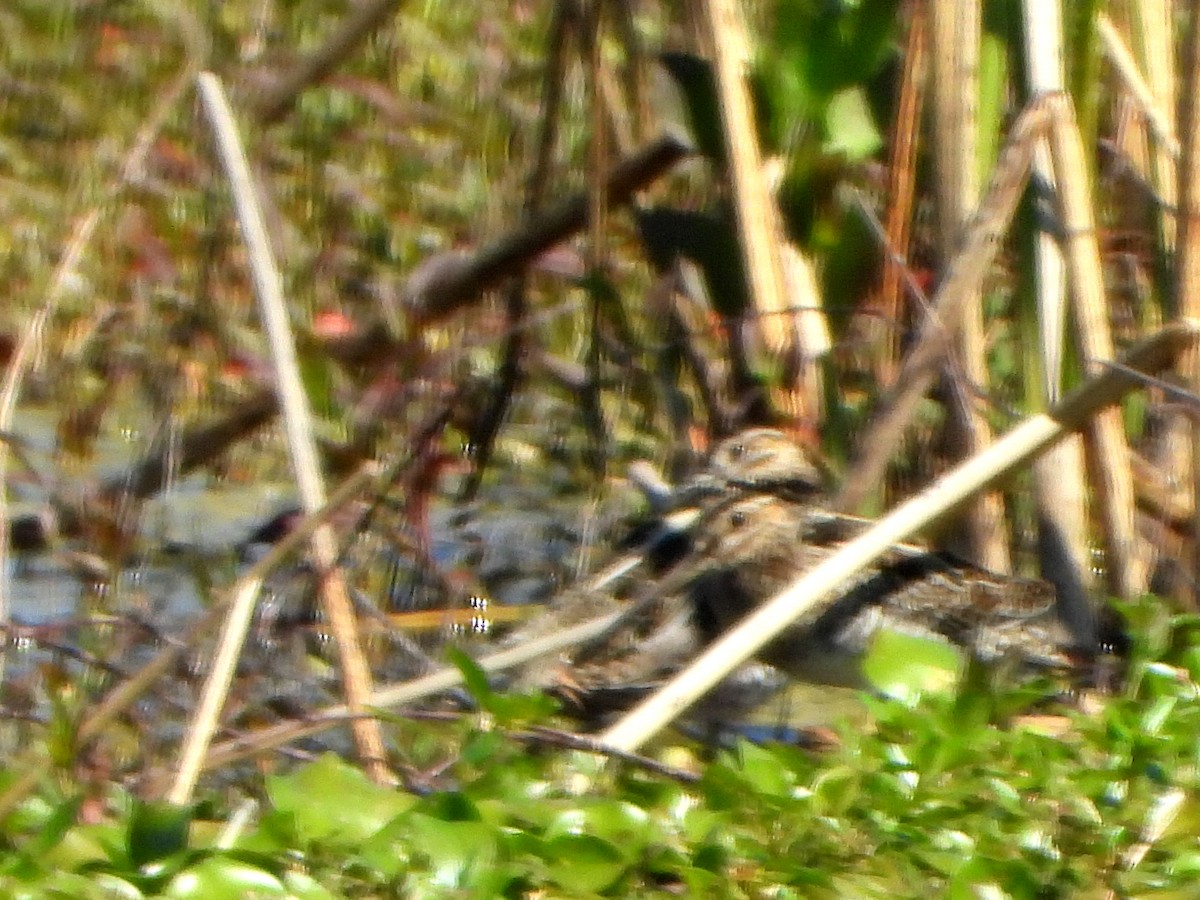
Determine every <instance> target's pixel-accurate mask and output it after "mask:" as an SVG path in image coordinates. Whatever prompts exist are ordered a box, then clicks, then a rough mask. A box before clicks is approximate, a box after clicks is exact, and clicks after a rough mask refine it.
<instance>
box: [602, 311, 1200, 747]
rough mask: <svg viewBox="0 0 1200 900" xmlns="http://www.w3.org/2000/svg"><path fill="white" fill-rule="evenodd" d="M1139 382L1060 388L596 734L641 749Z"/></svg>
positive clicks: (1188, 335)
mask: <svg viewBox="0 0 1200 900" xmlns="http://www.w3.org/2000/svg"><path fill="white" fill-rule="evenodd" d="M1198 335H1200V330H1198V329H1197V328H1194V327H1192V326H1190V325H1186V324H1183V323H1180V324H1177V325H1174V326H1171V327H1169V328H1167V329H1164V330H1163V331H1161V332H1159V333H1158V334H1156V335H1154V336H1153V337H1151V338H1149V339H1147V340H1146V341H1143V342H1141V343H1140V344H1139V345H1138V346H1136V347H1135V348H1133V349H1132V350H1130V351H1129V353H1128V354H1126V355H1125V357H1124V358H1123V360H1122V362H1123V363H1124V365H1125V366H1126V367H1128V368H1130V369H1134V370H1136V371H1138V372H1140V371H1149V370H1155V369H1158V368H1161V367H1162V366H1164V365H1169V364H1170V361H1171V360H1172V359H1173V358H1174V357H1175V356H1176V355H1177V354H1178V353H1179V352H1181V350H1182V349H1183V348H1184V347H1185V346H1188V345H1193V344H1194V343H1195V341H1196V338H1197V336H1198ZM1140 384H1141V381H1140V380H1139V379H1138V378H1137V377H1136V375H1135V374H1131V373H1130V372H1129V371H1127V370H1123V369H1119V368H1110V369H1107V370H1105V371H1104V373H1103V374H1101V375H1099V376H1097V377H1095V378H1093V379H1091V380H1090V381H1088V382H1086V383H1085V384H1084V385H1082V386H1081V387H1080V388H1078V389H1077V390H1075V391H1073V392H1072V393H1071V394H1069V395H1068V396H1067V397H1066V398H1065V399H1064V400H1063V402H1062V403H1061V404H1059V405H1057V406H1056V407H1054V409H1052V410H1051V411H1050V413H1049V414H1046V415H1036V416H1032V417H1030V418H1028V419H1026V420H1025V421H1024V422H1022V423H1021V424H1020V425H1018V426H1017V427H1016V428H1014V429H1013V430H1012V431H1010V432H1008V433H1007V434H1006V435H1004V436H1003V437H1002V438H1000V439H999V440H997V441H996V443H994V444H992V446H990V447H988V449H987V450H985V451H984V452H983V453H981V454H979V455H978V456H975V457H972V458H971V459H969V460H967V461H965V462H963V463H962V464H960V465H959V466H957V467H956V468H955V469H953V470H952V471H950V472H948V473H947V474H946V475H944V476H942V477H941V478H939V479H938V480H937V481H936V482H934V483H933V484H932V485H930V486H929V487H928V488H926V489H925V490H924V491H922V492H921V493H919V494H918V495H916V496H915V497H912V498H911V499H909V500H907V501H905V502H904V503H902V504H900V505H899V506H897V507H896V508H895V509H894V510H892V511H891V512H890V513H889V514H888V515H887V516H885V517H884V518H883V519H880V520H879V522H877V523H876V524H875V527H873V528H871V529H870V530H869V531H867V532H866V533H864V534H862V535H860V536H858V537H856V538H854V539H852V540H850V541H848V542H847V543H845V544H844V545H842V547H841V548H840V549H838V550H837V551H836V552H835V553H833V554H832V555H830V556H829V557H828V558H827V559H825V560H823V561H822V562H821V563H819V564H818V565H817V566H815V567H814V568H812V569H810V570H809V571H808V572H807V573H805V574H804V575H803V576H801V577H800V578H798V579H797V580H796V581H794V582H793V583H792V584H791V585H789V586H788V587H787V588H785V589H784V590H783V591H782V592H780V593H779V594H777V595H776V596H775V597H773V598H771V599H770V600H769V601H767V602H766V603H764V604H763V605H762V606H760V607H759V608H758V609H756V610H755V611H754V612H753V613H752V614H751V615H749V616H747V617H746V619H744V620H743V621H742V622H741V623H739V624H738V626H737V627H736V628H734V629H732V630H731V631H729V632H727V633H726V634H725V635H724V636H722V637H721V638H720V640H718V641H716V642H715V643H714V644H713V645H712V646H710V647H709V648H708V649H707V650H705V652H704V653H702V654H701V655H700V656H699V657H698V658H697V659H696V660H694V661H693V662H692V664H691V665H690V666H688V667H687V668H686V669H685V670H684V671H682V672H680V673H679V674H678V675H677V676H676V677H675V678H673V679H672V680H671V681H670V682H668V683H667V684H666V685H665V686H664V687H663V688H662V689H660V690H659V691H657V692H656V693H655V694H653V695H652V696H651V697H649V698H647V699H646V700H645V701H644V702H642V703H641V704H640V705H639V706H637V707H636V708H635V709H634V710H632V711H631V712H630V713H629V714H628V715H626V716H625V717H624V718H622V719H621V720H620V721H618V722H617V723H616V724H615V725H613V726H612V727H611V728H609V729H608V730H607V731H605V732H604V733H603V734H601V735H600V741H601V742H602V743H604V744H608V745H609V746H610V747H613V748H615V749H617V750H623V751H632V750H636V749H637V748H639V747H641V746H642V745H643V744H644V743H645V742H646V741H647V740H649V739H650V738H651V737H653V736H654V735H655V734H656V733H658V731H660V730H661V729H663V728H664V727H666V726H667V725H668V724H670V723H671V722H672V721H674V720H675V718H677V717H678V716H679V715H680V713H682V712H683V711H684V710H686V709H687V708H688V707H689V706H691V704H693V703H694V702H695V701H696V700H697V699H699V698H700V697H702V696H703V695H704V694H706V693H707V692H708V691H709V690H711V689H712V688H713V687H714V686H715V685H716V684H717V683H718V682H720V681H721V679H723V678H725V677H726V676H727V675H728V674H729V673H730V672H732V671H733V670H734V669H735V668H737V667H738V666H739V665H741V664H742V663H743V662H745V661H746V660H748V659H749V658H750V657H751V656H753V655H754V654H755V653H757V652H758V651H759V649H761V648H762V647H763V646H764V645H766V644H767V643H768V642H769V641H771V640H772V639H774V638H776V637H778V636H779V634H781V633H782V632H783V631H784V630H785V629H786V628H787V627H788V626H789V624H791V623H792V622H794V621H795V620H796V619H797V618H799V617H800V616H801V615H804V614H806V613H812V612H816V611H819V610H820V609H822V607H823V606H824V607H827V606H828V605H829V604H830V603H831V602H832V601H833V600H835V599H836V598H837V596H838V595H837V590H838V588H839V587H840V586H841V585H843V584H845V583H846V582H847V581H848V580H849V579H852V578H853V577H854V576H855V575H856V574H857V573H858V572H861V571H862V570H863V569H864V568H866V567H867V566H869V565H870V564H871V563H872V562H874V561H875V560H877V559H879V558H880V557H881V556H883V555H884V554H885V553H887V552H888V550H889V548H890V547H892V546H893V545H894V544H895V543H897V542H899V541H904V540H906V539H907V538H908V537H909V536H910V535H912V534H914V533H916V532H918V531H920V530H922V529H924V528H927V527H928V526H929V525H931V524H933V523H934V522H936V521H938V520H940V519H942V518H944V517H945V516H947V515H948V514H949V513H951V512H952V511H953V510H954V509H955V508H956V507H958V506H960V505H961V504H962V503H963V502H965V501H966V500H967V499H968V498H970V497H972V496H974V495H975V494H976V493H977V492H979V491H980V490H984V489H985V488H987V487H988V486H989V485H991V484H994V483H995V482H996V481H997V480H998V479H1000V478H1002V477H1003V476H1004V475H1006V474H1007V473H1009V472H1011V471H1012V470H1013V469H1015V468H1017V467H1018V466H1020V465H1022V464H1024V463H1027V462H1028V461H1029V460H1030V459H1032V458H1034V457H1035V456H1036V455H1037V454H1038V453H1040V452H1042V451H1044V450H1045V449H1046V448H1047V447H1049V446H1051V445H1052V444H1053V443H1054V442H1055V441H1058V440H1061V439H1062V438H1063V437H1064V436H1065V435H1067V434H1069V433H1070V432H1071V431H1072V430H1073V429H1076V428H1080V427H1082V426H1083V425H1084V424H1085V423H1086V422H1087V421H1088V419H1089V418H1091V417H1092V416H1094V415H1095V414H1096V412H1097V411H1098V410H1100V409H1102V408H1104V407H1106V406H1109V405H1110V404H1113V403H1116V402H1117V401H1118V400H1120V398H1121V397H1122V396H1123V395H1124V394H1125V393H1126V392H1128V391H1130V390H1132V389H1133V388H1135V387H1138V386H1139V385H1140Z"/></svg>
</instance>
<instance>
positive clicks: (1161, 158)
mask: <svg viewBox="0 0 1200 900" xmlns="http://www.w3.org/2000/svg"><path fill="white" fill-rule="evenodd" d="M1131 6H1132V7H1133V9H1134V11H1135V14H1136V15H1137V16H1138V17H1139V19H1140V24H1141V28H1139V29H1138V37H1139V39H1140V44H1141V51H1142V52H1141V57H1142V59H1143V60H1144V61H1145V67H1146V82H1147V83H1148V84H1149V85H1150V91H1151V93H1152V94H1153V97H1154V108H1155V109H1156V110H1161V111H1162V115H1163V118H1164V119H1165V120H1166V121H1165V126H1166V133H1165V136H1163V137H1160V138H1159V143H1158V144H1156V145H1155V146H1154V147H1153V149H1152V151H1151V152H1152V154H1153V163H1154V189H1155V191H1156V192H1157V193H1158V197H1159V200H1160V201H1161V203H1160V204H1159V207H1158V230H1159V240H1160V241H1161V242H1162V247H1163V250H1164V251H1166V252H1168V253H1170V252H1173V251H1174V249H1175V238H1176V229H1177V228H1178V223H1177V222H1176V219H1175V203H1176V200H1177V199H1178V194H1177V191H1178V180H1179V173H1178V171H1177V169H1178V165H1177V162H1176V160H1177V158H1178V153H1179V145H1178V141H1177V140H1175V136H1176V135H1177V134H1178V131H1177V130H1176V124H1177V123H1176V121H1175V119H1176V110H1177V109H1178V103H1179V98H1178V96H1177V95H1176V91H1175V28H1174V27H1173V24H1172V23H1173V22H1174V7H1175V4H1173V3H1172V2H1171V0H1138V2H1137V3H1133V4H1131Z"/></svg>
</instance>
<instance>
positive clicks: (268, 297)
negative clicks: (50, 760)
mask: <svg viewBox="0 0 1200 900" xmlns="http://www.w3.org/2000/svg"><path fill="white" fill-rule="evenodd" d="M198 84H199V89H200V97H201V101H202V104H203V108H204V111H205V113H206V115H207V116H208V118H209V122H210V125H211V126H212V129H213V134H214V136H215V139H216V141H215V142H216V147H217V151H218V154H219V156H220V159H221V163H222V166H223V167H224V169H225V173H226V176H227V177H228V179H229V183H230V190H231V193H232V195H233V200H234V205H235V209H236V212H237V218H238V223H239V226H240V228H241V232H242V239H243V240H244V241H245V243H246V250H247V258H248V259H249V263H250V272H251V277H252V279H253V281H254V287H255V294H256V296H257V298H258V301H259V309H260V312H261V314H262V317H263V322H264V325H265V327H266V330H267V335H268V338H269V341H270V346H271V354H272V362H273V365H274V369H275V378H276V384H277V389H278V391H279V394H280V408H281V410H282V412H283V418H284V425H285V429H286V432H287V436H288V446H289V449H290V451H291V455H292V465H293V469H294V470H295V474H296V482H297V487H298V489H299V492H300V498H301V503H302V504H303V506H304V509H305V511H306V512H308V513H310V514H311V513H314V512H316V511H317V510H318V509H320V508H321V507H323V506H324V505H325V485H324V482H323V480H322V478H321V474H320V469H319V466H318V464H317V450H316V443H315V441H314V440H313V429H312V415H311V413H310V411H309V409H308V399H307V397H306V396H305V394H304V387H303V384H302V382H301V379H300V370H299V364H298V362H297V359H296V348H295V344H294V341H293V339H292V334H291V326H290V324H289V322H288V317H287V308H286V305H285V303H284V299H283V283H282V279H281V278H280V275H279V270H278V268H277V266H276V265H275V260H274V254H273V253H272V251H271V244H270V240H269V238H268V236H267V229H266V224H265V222H264V221H263V217H262V210H261V208H260V206H259V203H258V200H257V198H256V196H255V186H254V181H253V178H252V177H251V175H250V166H249V163H248V162H247V160H246V154H245V150H244V149H243V147H242V144H241V140H240V139H239V137H238V133H237V126H236V124H235V122H234V119H233V111H232V110H231V109H230V107H229V101H228V100H227V99H226V97H225V91H224V89H223V88H222V86H221V82H220V80H219V79H218V78H217V77H216V76H215V75H213V74H212V73H211V72H202V73H201V74H200V76H199V79H198ZM312 545H313V546H312V549H313V561H314V563H315V564H316V568H317V570H318V572H319V574H320V576H321V577H320V582H321V596H322V599H323V601H324V604H325V609H326V612H327V614H328V615H329V624H330V630H331V631H332V632H333V635H334V639H335V641H336V642H337V645H338V652H339V655H340V658H341V664H342V678H343V684H344V687H345V689H346V700H347V703H348V704H349V705H350V707H351V708H352V709H354V710H355V711H356V712H360V711H365V710H366V706H365V701H366V700H367V698H368V697H369V696H370V693H371V673H370V670H369V668H368V667H367V663H366V660H365V658H364V657H363V655H362V650H361V649H360V648H359V646H358V628H357V625H356V623H355V617H354V610H353V607H352V606H351V603H350V598H349V594H348V593H347V591H346V586H345V581H344V580H343V578H342V577H341V575H340V573H339V571H338V569H337V541H336V538H335V536H334V533H333V529H332V528H331V527H330V526H329V525H328V524H322V525H321V526H320V527H318V528H317V529H316V531H315V532H314V533H313V538H312ZM254 594H256V592H250V591H248V592H247V594H246V595H245V596H244V597H241V598H239V599H240V601H241V602H239V603H238V604H237V605H235V607H234V608H233V610H232V611H231V614H230V616H229V617H228V619H227V620H226V624H225V628H224V631H223V634H222V639H221V644H220V647H219V649H218V652H217V658H216V660H215V661H214V664H213V668H212V672H211V673H210V675H209V678H208V680H207V682H206V683H205V686H204V692H203V694H202V696H201V701H200V703H199V704H198V706H197V709H196V712H195V714H194V716H193V718H192V722H191V725H190V727H189V730H188V736H187V739H186V741H185V743H184V747H183V752H182V754H181V760H180V764H179V770H178V772H177V775H176V780H175V784H174V785H173V786H172V788H171V791H170V793H169V794H168V799H169V800H170V801H171V802H173V803H178V804H183V803H186V802H187V800H188V799H189V798H190V797H191V794H192V791H193V789H194V788H195V784H196V780H197V779H198V778H199V774H200V770H201V764H202V763H203V761H204V757H205V755H206V753H207V750H208V745H209V743H210V742H211V740H212V735H213V733H214V732H215V731H216V727H217V720H218V718H219V716H220V711H221V708H222V707H223V706H224V703H225V698H226V696H227V695H228V692H229V686H230V684H231V683H232V679H233V674H234V669H235V667H236V665H237V658H238V656H239V655H240V653H241V648H242V644H243V642H244V640H245V636H246V630H247V628H248V627H249V623H250V616H251V613H252V612H253V607H254V599H255V597H254ZM351 727H352V730H353V733H354V736H355V740H356V742H357V745H358V750H359V753H360V755H361V756H362V758H363V760H364V762H365V763H366V765H367V768H368V771H369V773H370V774H371V776H372V777H373V778H375V779H376V780H378V781H385V780H388V779H389V778H390V775H389V772H388V769H387V761H386V756H385V749H384V744H383V734H382V730H381V728H380V726H379V723H378V722H377V721H375V720H374V719H371V718H358V719H356V720H355V721H354V723H353V724H352V726H351Z"/></svg>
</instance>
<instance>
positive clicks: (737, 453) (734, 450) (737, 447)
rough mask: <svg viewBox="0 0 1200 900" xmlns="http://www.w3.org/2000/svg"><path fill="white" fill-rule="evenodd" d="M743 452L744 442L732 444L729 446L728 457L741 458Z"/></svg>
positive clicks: (744, 449)
mask: <svg viewBox="0 0 1200 900" xmlns="http://www.w3.org/2000/svg"><path fill="white" fill-rule="evenodd" d="M745 452H746V445H745V444H734V445H733V446H732V447H730V448H729V458H730V459H741V458H742V455H743V454H744V453H745Z"/></svg>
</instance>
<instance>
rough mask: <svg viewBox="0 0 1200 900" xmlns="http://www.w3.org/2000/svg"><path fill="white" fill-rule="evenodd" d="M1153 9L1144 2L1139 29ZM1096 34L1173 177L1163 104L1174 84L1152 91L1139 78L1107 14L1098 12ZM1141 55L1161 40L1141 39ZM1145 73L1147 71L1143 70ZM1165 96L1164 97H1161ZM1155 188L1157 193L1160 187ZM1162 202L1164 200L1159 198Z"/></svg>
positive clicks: (1171, 133) (1170, 117)
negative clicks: (1143, 45) (1163, 156)
mask: <svg viewBox="0 0 1200 900" xmlns="http://www.w3.org/2000/svg"><path fill="white" fill-rule="evenodd" d="M1154 6H1156V0H1151V2H1147V3H1145V8H1143V9H1142V10H1141V13H1142V16H1143V26H1144V24H1145V17H1146V16H1147V14H1148V11H1149V8H1150V7H1154ZM1096 31H1097V33H1098V34H1099V35H1100V42H1101V46H1103V48H1104V55H1105V56H1106V57H1107V58H1108V61H1109V62H1110V63H1111V64H1112V67H1113V69H1114V70H1115V71H1116V73H1117V75H1118V76H1119V77H1120V79H1121V83H1122V84H1123V85H1124V86H1125V89H1126V90H1127V91H1129V93H1130V96H1132V97H1133V99H1134V101H1135V102H1136V103H1137V107H1138V110H1139V111H1140V112H1141V114H1142V115H1143V116H1144V117H1145V119H1146V123H1147V124H1148V125H1149V126H1150V130H1151V131H1152V132H1153V133H1154V137H1155V139H1157V141H1158V142H1159V144H1160V145H1161V147H1162V150H1163V151H1165V153H1166V162H1167V164H1168V166H1169V169H1168V170H1166V173H1165V174H1169V175H1171V176H1174V174H1175V162H1174V157H1176V156H1178V155H1179V139H1178V138H1177V137H1176V135H1175V122H1174V119H1175V116H1174V114H1173V113H1172V112H1171V109H1172V107H1169V106H1165V105H1164V101H1165V100H1167V99H1170V97H1169V95H1170V94H1173V92H1174V91H1173V88H1174V84H1173V82H1172V81H1171V80H1170V79H1166V84H1165V85H1160V86H1159V90H1158V91H1156V90H1155V89H1154V88H1153V87H1152V86H1151V84H1150V81H1149V80H1148V79H1147V78H1146V77H1143V76H1142V72H1141V69H1139V68H1138V64H1137V62H1136V61H1135V60H1134V58H1133V53H1132V52H1131V51H1130V49H1129V47H1128V45H1127V44H1126V43H1125V40H1124V39H1123V38H1122V37H1121V34H1120V32H1119V31H1117V28H1116V26H1115V25H1113V22H1112V19H1111V18H1109V16H1108V14H1107V13H1103V12H1102V13H1100V14H1099V15H1097V16H1096ZM1143 41H1144V44H1145V45H1146V46H1145V52H1146V54H1147V58H1149V54H1150V53H1152V52H1155V51H1158V50H1160V49H1161V48H1160V47H1158V44H1159V43H1160V42H1161V37H1159V38H1158V39H1155V40H1151V39H1150V38H1149V37H1144V38H1143ZM1147 71H1149V69H1148V70H1147ZM1154 71H1155V72H1156V73H1159V74H1158V76H1157V78H1158V80H1159V81H1163V80H1164V79H1163V78H1162V75H1161V72H1160V68H1159V66H1158V65H1156V66H1155V68H1154ZM1161 94H1167V95H1168V96H1167V97H1163V96H1161ZM1158 189H1159V190H1160V191H1161V190H1162V187H1161V186H1159V187H1158ZM1174 189H1175V185H1174V181H1173V179H1172V181H1171V187H1170V188H1169V190H1170V191H1172V192H1173V191H1174ZM1163 200H1164V201H1166V200H1167V198H1166V197H1163Z"/></svg>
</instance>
